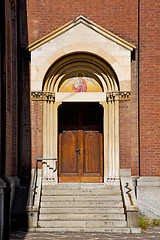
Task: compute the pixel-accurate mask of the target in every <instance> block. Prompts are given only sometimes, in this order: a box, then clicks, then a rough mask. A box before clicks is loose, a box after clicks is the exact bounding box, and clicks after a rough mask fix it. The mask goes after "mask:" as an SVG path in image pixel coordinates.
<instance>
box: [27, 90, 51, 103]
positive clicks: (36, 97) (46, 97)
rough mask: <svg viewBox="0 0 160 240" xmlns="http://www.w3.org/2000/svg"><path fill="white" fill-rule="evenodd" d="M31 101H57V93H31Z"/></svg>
mask: <svg viewBox="0 0 160 240" xmlns="http://www.w3.org/2000/svg"><path fill="white" fill-rule="evenodd" d="M31 101H49V102H54V101H55V93H53V92H44V91H34V92H31Z"/></svg>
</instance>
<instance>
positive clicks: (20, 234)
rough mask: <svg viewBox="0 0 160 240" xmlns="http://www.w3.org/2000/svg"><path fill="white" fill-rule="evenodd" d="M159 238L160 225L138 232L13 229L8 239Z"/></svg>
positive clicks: (146, 239) (144, 239)
mask: <svg viewBox="0 0 160 240" xmlns="http://www.w3.org/2000/svg"><path fill="white" fill-rule="evenodd" d="M35 239H36V240H79V239H80V240H125V239H127V240H128V239H130V240H136V239H137V240H139V239H141V240H150V239H158V240H160V227H154V228H149V229H147V230H144V231H143V232H142V233H140V234H124V233H122V234H118V233H96V232H95V233H78V232H61V233H59V232H54V233H52V232H49V233H47V232H30V231H29V232H26V231H14V232H12V233H11V236H10V240H35Z"/></svg>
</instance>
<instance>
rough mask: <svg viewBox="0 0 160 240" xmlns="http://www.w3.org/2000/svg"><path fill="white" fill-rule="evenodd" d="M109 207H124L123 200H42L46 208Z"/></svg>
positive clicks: (42, 205)
mask: <svg viewBox="0 0 160 240" xmlns="http://www.w3.org/2000/svg"><path fill="white" fill-rule="evenodd" d="M64 206H65V207H66V208H68V207H70V208H97V207H98V208H108V207H111V208H113V207H116V208H117V207H123V203H122V201H115V202H114V201H110V202H98V201H94V202H84V201H83V202H41V207H44V208H52V207H53V208H62V207H64Z"/></svg>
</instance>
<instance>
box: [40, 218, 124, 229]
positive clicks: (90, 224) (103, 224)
mask: <svg viewBox="0 0 160 240" xmlns="http://www.w3.org/2000/svg"><path fill="white" fill-rule="evenodd" d="M38 226H39V227H42V228H43V227H44V228H107V227H126V221H115V220H113V221H110V220H108V221H107V220H106V221H38Z"/></svg>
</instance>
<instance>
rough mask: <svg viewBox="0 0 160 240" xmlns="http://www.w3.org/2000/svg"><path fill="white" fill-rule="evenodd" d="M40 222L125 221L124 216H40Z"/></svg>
mask: <svg viewBox="0 0 160 240" xmlns="http://www.w3.org/2000/svg"><path fill="white" fill-rule="evenodd" d="M39 220H40V221H41V220H43V221H44V220H46V221H58V220H59V221H61V220H63V221H86V220H87V221H97V220H98V221H102V220H104V221H106V220H123V221H124V220H125V216H124V214H92V213H90V214H40V216H39Z"/></svg>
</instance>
